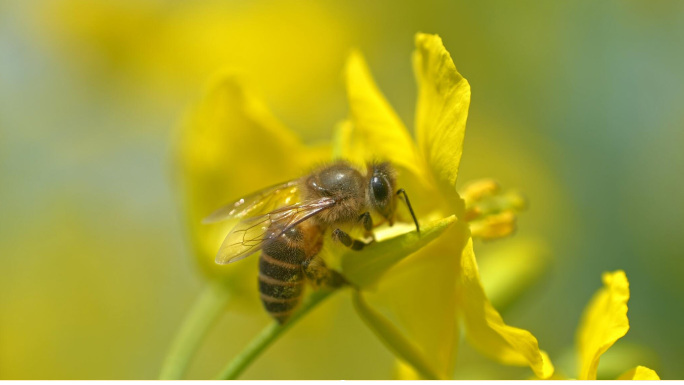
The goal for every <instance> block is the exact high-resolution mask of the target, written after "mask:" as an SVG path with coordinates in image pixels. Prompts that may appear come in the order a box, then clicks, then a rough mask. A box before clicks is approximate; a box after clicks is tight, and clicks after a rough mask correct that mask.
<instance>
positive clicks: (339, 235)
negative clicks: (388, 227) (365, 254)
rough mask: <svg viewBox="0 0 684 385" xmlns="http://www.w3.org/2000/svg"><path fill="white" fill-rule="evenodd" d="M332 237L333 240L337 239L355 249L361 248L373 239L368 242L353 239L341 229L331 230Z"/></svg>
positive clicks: (372, 240)
mask: <svg viewBox="0 0 684 385" xmlns="http://www.w3.org/2000/svg"><path fill="white" fill-rule="evenodd" d="M332 238H333V239H334V240H335V241H339V242H341V243H342V244H343V245H345V246H347V247H349V248H350V249H352V250H356V251H359V250H362V249H363V248H364V247H366V246H368V245H370V244H371V243H373V242H374V240H375V239H371V241H370V242H364V241H362V240H359V239H354V238H352V237H351V236H350V235H349V234H347V233H345V232H344V231H342V230H341V229H335V231H333V232H332Z"/></svg>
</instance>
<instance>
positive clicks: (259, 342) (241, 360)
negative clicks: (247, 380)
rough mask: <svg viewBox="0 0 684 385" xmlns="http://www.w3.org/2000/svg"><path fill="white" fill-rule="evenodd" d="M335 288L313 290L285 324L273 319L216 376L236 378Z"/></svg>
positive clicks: (218, 377)
mask: <svg viewBox="0 0 684 385" xmlns="http://www.w3.org/2000/svg"><path fill="white" fill-rule="evenodd" d="M335 291H336V290H334V289H320V290H317V291H315V292H313V293H312V294H311V295H310V296H309V297H308V298H307V299H306V300H305V301H304V303H303V304H302V306H301V307H300V308H299V310H298V311H297V312H296V313H294V314H293V315H292V317H290V319H288V320H287V322H285V323H284V324H282V325H281V324H279V323H277V322H275V321H273V322H272V323H271V324H269V325H268V326H266V327H265V328H264V329H263V330H262V331H261V333H259V335H257V336H256V338H254V339H253V340H252V341H251V342H250V343H249V345H247V347H245V349H244V350H243V351H242V352H241V353H240V354H238V355H237V357H235V358H234V359H233V360H232V361H231V362H229V363H228V365H226V367H225V368H224V369H223V370H222V371H221V373H220V374H219V375H218V376H216V379H218V380H234V379H236V378H238V376H240V374H242V372H244V371H245V369H247V367H248V366H249V365H250V364H251V363H252V362H253V361H254V360H255V359H256V358H257V357H259V355H261V353H263V352H264V350H266V348H268V347H269V346H271V344H272V343H273V342H275V341H276V340H277V339H278V337H280V336H281V335H282V334H283V333H284V332H285V331H287V330H288V329H289V328H291V327H292V326H293V325H294V324H295V323H296V322H297V321H298V320H299V319H300V318H302V317H303V316H304V315H306V314H307V313H308V312H310V311H311V310H313V309H314V308H315V307H316V306H317V305H318V304H319V303H321V302H322V301H323V300H324V299H326V298H328V297H329V296H330V294H332V293H334V292H335Z"/></svg>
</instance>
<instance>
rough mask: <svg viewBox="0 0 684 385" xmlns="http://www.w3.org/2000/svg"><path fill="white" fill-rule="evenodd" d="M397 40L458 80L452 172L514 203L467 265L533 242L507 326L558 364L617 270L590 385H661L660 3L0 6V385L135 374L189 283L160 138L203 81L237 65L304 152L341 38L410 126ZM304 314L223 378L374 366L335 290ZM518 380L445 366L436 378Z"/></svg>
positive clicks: (215, 342) (671, 352)
mask: <svg viewBox="0 0 684 385" xmlns="http://www.w3.org/2000/svg"><path fill="white" fill-rule="evenodd" d="M418 31H422V32H429V33H437V34H439V35H440V36H441V37H442V38H443V40H444V44H445V46H446V48H447V49H448V50H449V51H450V52H451V55H452V57H453V59H454V62H455V64H456V66H457V68H458V69H459V71H460V72H461V73H462V74H463V75H464V76H465V77H466V78H467V79H468V81H469V82H470V84H471V87H472V91H473V97H472V102H471V109H470V115H469V121H468V131H467V133H466V139H465V150H464V156H463V160H462V163H461V172H460V176H459V181H460V182H461V183H465V182H466V181H468V180H470V179H475V178H480V177H492V178H495V179H497V180H499V181H501V182H502V183H503V184H504V185H506V186H511V187H516V188H519V189H521V190H522V191H524V192H525V194H526V196H527V197H528V199H529V200H530V209H529V211H528V212H527V213H524V214H523V215H522V216H521V218H520V220H519V230H518V232H517V234H516V236H515V238H512V239H509V240H504V241H499V242H495V243H491V244H490V243H486V244H482V243H480V244H476V251H477V252H478V256H479V257H480V258H481V259H482V260H483V262H484V260H486V259H487V256H488V253H495V252H496V250H497V249H496V248H497V247H501V246H502V245H505V244H507V243H509V244H511V245H514V244H515V242H517V241H518V240H520V239H522V240H525V239H541V240H543V241H545V242H546V244H547V248H548V249H549V251H550V253H549V255H550V257H551V258H552V263H551V268H550V270H549V273H548V274H547V275H546V276H545V277H544V279H542V280H541V281H540V282H539V283H537V284H536V285H535V286H534V287H533V290H532V291H530V292H529V293H527V294H526V295H525V296H524V297H522V298H520V299H519V300H518V301H516V302H515V303H514V304H513V305H511V306H507V307H506V309H505V313H504V316H505V318H506V320H507V322H508V323H509V324H512V325H516V326H523V325H524V327H525V328H526V329H529V330H530V331H531V332H533V333H534V334H535V336H536V337H537V338H538V339H539V341H540V345H541V347H542V348H543V349H545V350H547V351H548V352H549V353H550V355H551V357H561V359H560V360H559V359H558V358H556V361H557V362H554V363H555V364H556V366H557V367H559V368H561V369H563V368H572V367H573V365H574V364H573V363H572V362H571V359H570V358H563V357H566V356H568V355H569V354H570V353H568V352H571V351H572V350H573V344H574V332H575V328H576V326H577V323H578V320H579V317H580V314H581V311H582V309H583V307H584V306H585V304H586V303H587V302H588V300H589V298H590V297H591V295H592V293H594V291H595V290H596V289H598V287H599V285H600V280H599V279H600V276H601V273H602V272H603V271H608V270H615V269H624V270H625V271H626V273H627V276H628V278H629V281H630V284H631V293H632V298H631V300H630V307H629V309H630V310H629V317H630V323H631V330H630V332H629V334H628V335H627V336H626V337H625V338H624V339H623V340H621V341H620V342H618V343H617V344H616V346H615V348H614V349H612V350H611V352H612V353H609V354H608V355H606V357H604V359H603V360H602V365H603V366H602V367H600V371H599V376H600V377H599V378H601V373H602V372H601V370H603V375H604V377H605V378H609V377H615V376H614V375H613V374H612V373H611V372H610V370H611V366H610V363H611V362H618V363H619V364H615V365H616V366H618V367H619V369H615V370H618V371H619V370H623V369H624V368H628V367H631V366H634V365H635V364H637V363H638V364H642V365H647V366H649V367H651V368H653V369H656V370H657V371H658V373H659V374H660V376H661V378H663V379H681V378H684V368H683V367H682V365H681V362H682V361H683V360H684V349H683V348H682V347H681V341H684V329H683V328H682V327H681V325H682V324H684V306H683V305H684V280H682V279H681V277H682V275H683V274H684V258H683V257H684V251H682V250H684V237H682V229H684V200H683V199H682V196H684V191H683V190H684V178H682V176H681V174H682V170H684V151H682V149H681V147H682V144H683V143H684V129H683V126H684V111H683V110H682V108H681V106H682V102H683V101H684V72H682V70H681V69H682V68H684V50H682V44H683V42H684V3H683V2H679V1H676V0H672V1H602V2H595V1H590V0H584V1H557V2H542V1H519V2H515V3H514V2H504V1H482V2H469V1H450V2H446V1H424V2H410V1H376V2H372V3H369V2H362V1H320V2H316V3H313V2H302V1H252V2H238V1H203V2H200V1H194V2H180V1H178V2H174V1H161V0H148V1H133V0H127V1H116V2H113V1H106V0H91V1H86V0H61V1H30V2H24V1H0V186H1V187H0V212H2V219H0V379H138V378H141V379H151V378H155V377H156V376H157V375H158V372H159V369H160V366H161V363H162V360H163V358H164V355H165V353H166V350H167V348H168V345H169V344H170V341H171V339H172V337H173V336H174V334H175V332H176V330H177V328H178V326H179V325H180V323H181V320H182V318H183V315H184V314H185V312H186V311H187V310H188V308H189V307H190V305H191V303H192V301H193V300H194V298H195V297H196V295H197V294H198V293H199V291H200V289H201V287H202V283H203V278H202V276H201V275H200V274H199V272H198V270H197V269H196V266H195V265H194V263H193V259H192V257H191V255H190V250H191V248H190V247H189V245H188V234H187V231H186V230H187V225H186V224H185V223H183V221H182V218H183V217H182V213H181V212H180V208H179V204H178V191H177V190H176V185H175V184H174V181H173V174H174V170H173V169H172V167H171V145H172V140H173V138H174V136H173V135H174V132H175V130H176V128H177V126H178V123H179V121H180V119H181V117H182V116H183V113H184V111H185V110H186V109H187V107H188V106H189V105H190V104H191V103H193V102H195V101H196V100H197V98H198V97H199V95H200V94H201V92H202V91H203V89H204V87H205V86H206V83H207V81H208V79H209V78H210V76H211V75H212V74H214V73H216V72H217V71H220V70H225V69H229V70H234V71H237V72H238V73H240V74H242V75H243V77H244V78H245V79H246V80H247V82H248V84H250V85H251V86H252V87H253V89H254V90H255V92H256V93H258V94H259V95H261V96H262V97H263V99H264V100H265V102H266V103H267V104H268V105H269V107H270V108H271V109H272V111H273V112H274V113H275V115H276V116H277V117H279V118H280V119H281V120H282V121H283V122H284V123H285V124H286V125H288V126H289V127H290V128H292V129H293V130H295V131H296V132H298V133H299V134H300V135H301V137H302V138H303V139H304V140H305V141H306V142H307V143H317V142H319V141H321V140H326V139H329V138H330V136H331V134H332V130H333V127H334V125H335V124H336V123H337V122H338V121H340V120H341V119H343V118H344V117H345V115H346V112H347V107H346V100H345V95H344V87H343V84H342V78H341V75H340V74H341V71H342V67H343V64H344V60H345V58H346V56H347V54H348V53H349V51H350V50H351V49H352V48H359V49H360V50H361V51H362V52H364V54H365V56H366V58H367V60H368V62H369V65H370V66H371V68H372V69H373V73H374V75H375V77H376V80H377V82H378V83H379V85H380V88H381V89H382V90H383V91H384V93H385V95H386V96H387V98H388V100H389V101H390V102H391V103H392V104H393V105H394V107H395V108H396V110H397V112H398V113H399V115H400V116H401V117H402V119H403V120H404V122H406V123H407V125H409V126H411V125H412V121H413V114H414V111H413V108H414V107H413V106H414V105H415V93H416V90H415V88H416V87H415V83H414V80H413V75H412V69H411V62H410V53H411V51H412V49H413V35H414V34H415V33H416V32H418ZM230 198H234V197H226V200H228V199H230ZM483 280H485V281H487V276H486V275H485V274H484V272H483ZM255 290H256V288H255ZM326 309H328V311H327V312H326ZM318 313H320V314H318ZM317 315H318V316H317V317H312V318H311V319H306V320H304V321H303V322H301V323H300V324H297V325H296V327H294V328H293V329H292V330H291V331H290V332H289V333H288V334H287V335H286V336H285V337H284V338H283V339H282V340H280V341H278V342H277V343H276V344H275V345H274V346H273V347H272V348H271V349H269V350H268V351H267V352H266V353H265V354H264V355H263V356H262V357H261V358H260V359H259V360H258V361H257V362H256V363H255V365H254V366H252V367H251V368H250V369H249V370H248V371H247V372H246V373H245V376H244V378H246V379H338V378H345V379H381V378H388V377H390V376H391V373H392V370H393V365H394V360H393V357H392V355H391V354H390V353H389V352H388V351H387V350H386V349H385V348H384V347H383V346H382V345H381V344H380V343H379V342H378V341H377V339H376V338H375V337H374V336H373V335H372V334H371V332H370V331H368V330H367V329H366V328H365V327H364V326H363V325H362V323H361V322H360V321H359V320H358V317H357V316H356V315H355V314H354V313H353V311H352V310H351V306H350V304H349V298H348V295H347V294H346V293H341V294H338V295H336V296H335V297H334V298H333V299H332V300H331V302H330V303H326V304H324V305H323V306H321V308H320V309H319V310H317ZM321 320H324V321H325V322H321ZM268 321H269V319H268V317H267V315H266V314H265V313H262V312H229V313H227V314H226V316H225V317H224V318H223V319H222V320H221V321H220V322H219V323H218V324H217V325H216V327H215V328H214V330H213V331H212V332H211V334H210V335H209V338H208V339H207V343H206V344H205V346H204V347H203V348H202V350H201V351H200V353H199V355H198V357H197V359H196V360H195V361H194V363H193V366H192V368H191V371H190V373H189V377H190V378H207V377H209V376H211V375H213V374H215V372H217V371H218V369H219V368H220V367H221V366H222V365H223V364H225V363H226V362H227V361H228V360H229V359H230V358H232V357H233V356H234V355H235V354H236V353H237V352H238V351H240V350H241V348H242V347H243V346H244V345H245V344H246V343H247V342H248V341H249V340H250V338H251V336H253V335H254V334H255V333H256V332H257V331H258V330H260V329H261V327H263V326H264V325H266V324H267V323H268ZM636 347H638V348H636ZM613 351H614V352H613ZM610 354H612V356H611V355H610ZM312 363H315V364H312ZM568 371H570V369H568ZM528 375H529V372H528V371H526V370H525V369H517V368H505V367H502V366H499V365H496V364H493V363H491V362H488V361H486V360H485V359H484V358H482V357H480V356H479V355H477V354H476V353H474V352H473V351H472V350H471V349H469V348H467V347H464V348H463V349H462V351H461V352H460V353H459V364H458V367H457V372H456V377H457V378H526V377H527V376H528Z"/></svg>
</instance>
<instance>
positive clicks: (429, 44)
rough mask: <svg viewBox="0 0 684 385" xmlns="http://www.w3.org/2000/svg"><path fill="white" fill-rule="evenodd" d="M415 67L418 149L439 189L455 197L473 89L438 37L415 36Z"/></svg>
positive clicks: (420, 34)
mask: <svg viewBox="0 0 684 385" xmlns="http://www.w3.org/2000/svg"><path fill="white" fill-rule="evenodd" d="M413 66H414V71H415V73H416V79H417V81H418V104H417V107H416V138H417V141H418V146H419V148H420V150H421V152H422V154H423V157H424V158H425V159H426V160H427V163H428V165H429V167H430V168H431V169H432V172H433V174H434V176H435V177H436V179H437V181H438V182H439V185H440V187H441V188H442V189H444V191H445V192H446V193H447V194H452V193H453V190H454V187H455V183H456V178H457V176H458V166H459V163H460V161H461V154H462V153H463V136H464V135H465V128H466V120H467V118H468V107H469V105H470V85H469V84H468V81H467V80H466V79H465V78H463V76H461V74H460V73H458V71H457V70H456V66H455V65H454V62H453V61H452V60H451V56H450V55H449V52H447V50H446V49H445V48H444V45H443V44H442V39H441V38H440V37H439V36H437V35H427V34H422V33H419V34H417V35H416V51H415V52H414V54H413Z"/></svg>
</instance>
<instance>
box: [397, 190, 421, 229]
mask: <svg viewBox="0 0 684 385" xmlns="http://www.w3.org/2000/svg"><path fill="white" fill-rule="evenodd" d="M399 194H404V202H406V206H408V209H409V212H411V218H413V223H415V224H416V231H417V232H418V233H419V234H420V226H419V225H418V219H417V218H416V214H415V213H414V212H413V207H411V202H410V201H409V198H408V195H406V190H404V189H403V188H400V189H399V190H397V195H399Z"/></svg>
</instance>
